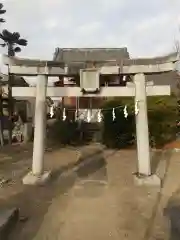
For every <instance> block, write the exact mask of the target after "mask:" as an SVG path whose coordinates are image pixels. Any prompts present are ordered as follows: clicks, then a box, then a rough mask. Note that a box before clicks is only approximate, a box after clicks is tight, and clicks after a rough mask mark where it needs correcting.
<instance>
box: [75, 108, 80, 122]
mask: <svg viewBox="0 0 180 240" xmlns="http://www.w3.org/2000/svg"><path fill="white" fill-rule="evenodd" d="M78 117H79V116H78V110H77V109H76V112H75V121H77V120H78Z"/></svg>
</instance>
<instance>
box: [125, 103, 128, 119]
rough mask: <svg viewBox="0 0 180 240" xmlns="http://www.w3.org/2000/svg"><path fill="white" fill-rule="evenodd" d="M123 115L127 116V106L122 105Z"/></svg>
mask: <svg viewBox="0 0 180 240" xmlns="http://www.w3.org/2000/svg"><path fill="white" fill-rule="evenodd" d="M124 117H125V118H127V117H128V111H127V106H125V107H124Z"/></svg>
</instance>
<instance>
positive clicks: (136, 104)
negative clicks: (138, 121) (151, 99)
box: [134, 101, 139, 115]
mask: <svg viewBox="0 0 180 240" xmlns="http://www.w3.org/2000/svg"><path fill="white" fill-rule="evenodd" d="M138 105H139V101H136V103H135V110H134V112H135V115H138V113H139V106H138Z"/></svg>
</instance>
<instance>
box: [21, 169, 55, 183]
mask: <svg viewBox="0 0 180 240" xmlns="http://www.w3.org/2000/svg"><path fill="white" fill-rule="evenodd" d="M50 177H51V172H44V173H43V174H42V175H34V174H33V173H32V172H29V173H28V174H27V175H26V176H25V177H24V178H23V180H22V182H23V184H25V185H43V184H45V183H47V182H48V180H49V179H50Z"/></svg>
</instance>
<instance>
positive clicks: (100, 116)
mask: <svg viewBox="0 0 180 240" xmlns="http://www.w3.org/2000/svg"><path fill="white" fill-rule="evenodd" d="M97 120H98V122H99V123H100V122H101V121H102V113H101V109H99V111H98V115H97Z"/></svg>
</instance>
